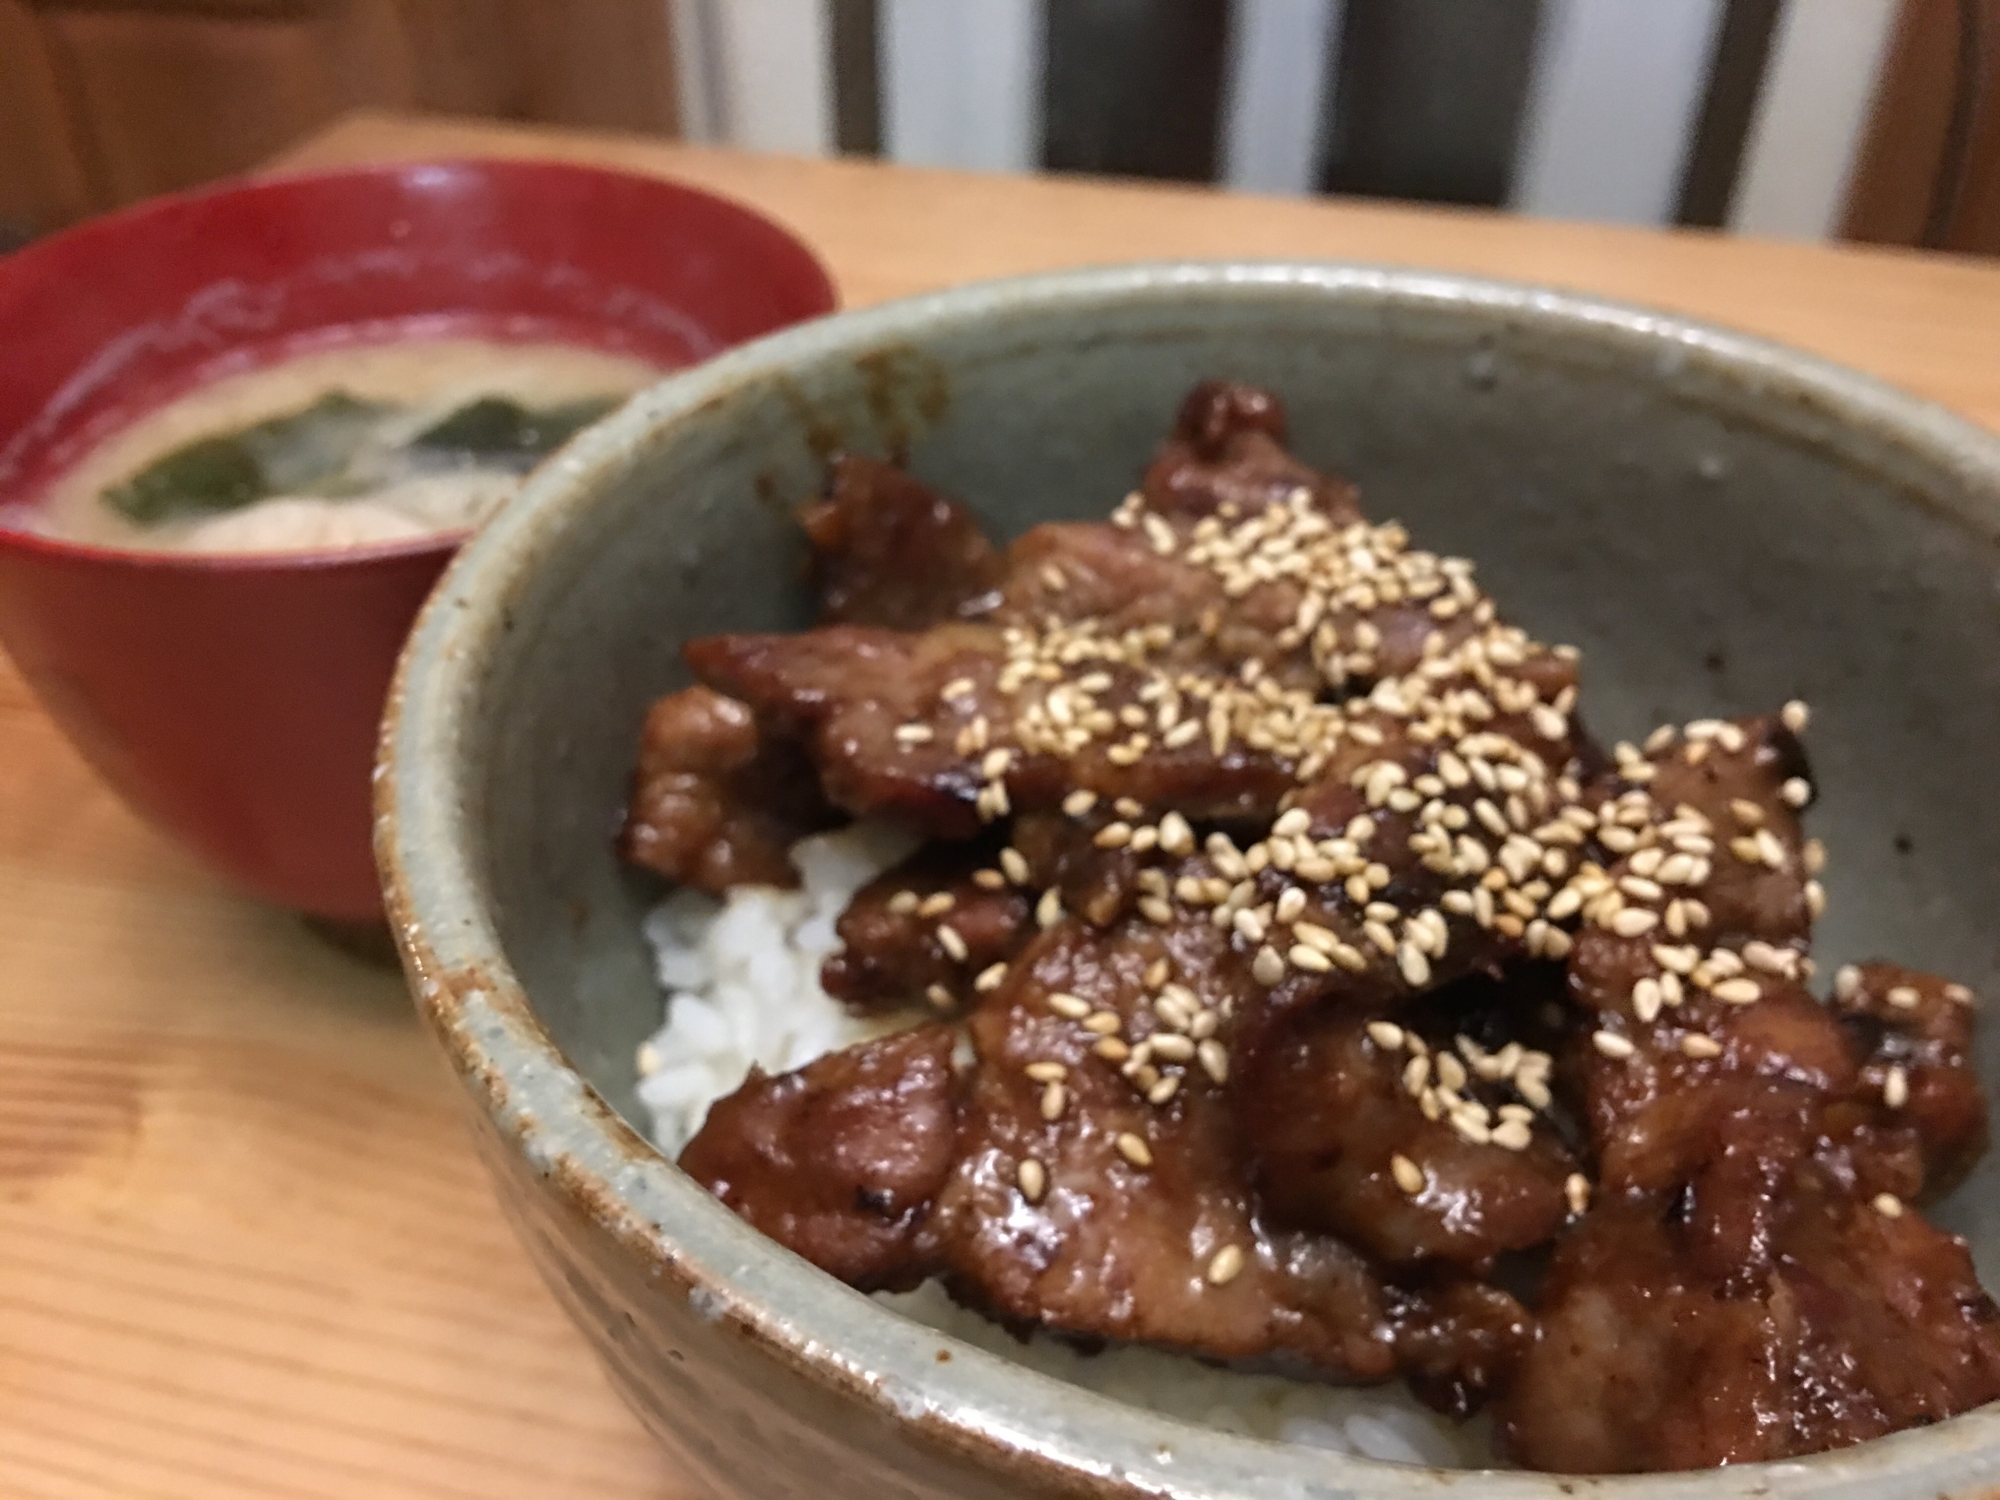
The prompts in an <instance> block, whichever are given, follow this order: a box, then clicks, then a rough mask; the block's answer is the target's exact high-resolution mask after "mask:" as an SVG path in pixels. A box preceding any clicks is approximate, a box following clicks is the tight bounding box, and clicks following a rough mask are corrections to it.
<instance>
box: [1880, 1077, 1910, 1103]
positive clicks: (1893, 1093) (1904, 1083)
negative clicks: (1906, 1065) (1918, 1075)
mask: <svg viewBox="0 0 2000 1500" xmlns="http://www.w3.org/2000/svg"><path fill="white" fill-rule="evenodd" d="M1882 1102H1883V1103H1884V1104H1886V1105H1888V1106H1889V1108H1891V1109H1901V1108H1902V1107H1903V1106H1904V1105H1905V1104H1908V1103H1909V1102H1910V1076H1909V1074H1907V1073H1905V1072H1904V1071H1903V1070H1902V1069H1901V1068H1891V1069H1889V1071H1888V1073H1887V1074H1886V1075H1885V1076H1884V1077H1883V1079H1882Z"/></svg>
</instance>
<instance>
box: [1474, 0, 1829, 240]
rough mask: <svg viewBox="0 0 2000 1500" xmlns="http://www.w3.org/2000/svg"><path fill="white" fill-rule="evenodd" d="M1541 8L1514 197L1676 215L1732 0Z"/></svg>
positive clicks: (1567, 3)
mask: <svg viewBox="0 0 2000 1500" xmlns="http://www.w3.org/2000/svg"><path fill="white" fill-rule="evenodd" d="M1832 3H1836V4H1846V3H1847V0H1832ZM1542 17H1543V19H1542V33H1541V37H1540V39H1539V40H1538V42H1537V44H1536V50H1535V65H1534V72H1533V75H1532V79H1531V81H1530V84H1529V90H1528V107H1527V118H1526V120H1525V121H1524V122H1523V129H1522V140H1521V151H1520V157H1519V159H1518V162H1517V164H1516V168H1515V175H1514V193H1513V203H1512V205H1511V206H1512V207H1514V208H1517V209H1519V210H1521V211H1522V212H1524V213H1531V214H1546V215H1549V216H1550V217H1553V218H1563V219H1596V220H1601V221H1608V222H1611V223H1621V224H1665V223H1668V222H1671V220H1672V219H1673V215H1674V208H1675V206H1676V200H1677V198H1678V196H1679V192H1680V183H1681V174H1682V170H1683V168H1684V166H1685V164H1686V161H1687V156H1688V151H1689V148H1690V144H1691V142H1692V140H1693V136H1694V131H1695V129H1696V126H1697V124H1698V122H1699V120H1700V115H1701V102H1702V94H1703V91H1704V89H1705V88H1706V85H1707V80H1708V62H1709V55H1710V53H1711V52H1712V51H1713V49H1714V46H1715V33H1716V28H1717V27H1718V26H1719V25H1720V24H1721V18H1722V4H1721V0H1553V3H1551V4H1548V5H1546V6H1544V8H1543V12H1542Z"/></svg>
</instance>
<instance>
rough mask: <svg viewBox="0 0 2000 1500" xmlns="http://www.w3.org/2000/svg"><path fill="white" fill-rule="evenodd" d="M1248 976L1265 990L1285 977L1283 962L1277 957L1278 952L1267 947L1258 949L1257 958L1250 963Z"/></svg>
mask: <svg viewBox="0 0 2000 1500" xmlns="http://www.w3.org/2000/svg"><path fill="white" fill-rule="evenodd" d="M1250 974H1251V977H1252V978H1254V979H1255V980H1256V981H1257V982H1258V983H1259V984H1261V985H1263V986H1265V987H1266V988H1267V989H1268V988H1269V987H1270V986H1272V985H1274V984H1276V983H1277V982H1278V981H1279V980H1281V979H1283V978H1284V977H1285V961H1284V959H1282V958H1280V957H1279V956H1278V950H1277V949H1276V948H1272V947H1269V946H1265V947H1262V948H1259V949H1258V950H1257V956H1256V958H1254V959H1253V960H1251V963H1250Z"/></svg>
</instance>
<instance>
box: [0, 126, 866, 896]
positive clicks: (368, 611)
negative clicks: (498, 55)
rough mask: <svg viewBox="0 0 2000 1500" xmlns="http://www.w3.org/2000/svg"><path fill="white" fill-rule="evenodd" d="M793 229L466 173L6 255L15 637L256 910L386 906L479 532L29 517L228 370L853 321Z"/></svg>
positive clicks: (2, 395)
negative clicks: (107, 444)
mask: <svg viewBox="0 0 2000 1500" xmlns="http://www.w3.org/2000/svg"><path fill="white" fill-rule="evenodd" d="M834 305H835V295H834V290H833V286H832V284H831V282H830V281H829V280H828V278H827V275H826V272H825V270H824V269H823V268H822V267H821V265H820V264H819V262H818V261H817V260H816V259H815V258H814V257H813V255H812V253H811V251H809V250H808V249H807V248H806V247H805V246H804V245H802V244H801V243H799V241H798V240H796V239H794V238H793V237H792V236H791V235H789V234H787V233H786V232H785V231H784V230H782V229H780V228H778V227H777V226H776V225H774V224H772V223H771V222H770V221H768V220H766V219H764V218H761V217H759V216H758V215H756V214H754V213H751V212H750V211H748V210H747V209H744V208H741V207H738V206H737V205H735V204H732V203H729V202H727V201H725V200H723V199H720V198H716V197H713V196H711V195H709V194H706V193H701V192H697V191H694V190H693V189H690V188H685V187H679V186H676V185H674V184H673V183H670V182H664V181H660V180H657V179H654V178H648V177H639V176H631V175H627V174H624V173H617V172H607V171H599V170H595V169H592V168H585V167H575V166H567V165H559V164H553V163H531V162H506V161H488V162H445V163H422V164H414V165H398V166H390V167H381V168H375V169H363V170H358V171H348V172H334V173H326V174H315V175H311V176H297V177H288V178H274V179H269V180H263V181H257V182H248V183H242V184H234V185H229V186H225V187H222V188H219V189H214V190H211V191H207V192H202V193H196V194H191V195H188V196H183V197H174V198H164V199H159V200H157V201H154V202H151V203H147V204H143V205H141V206H139V207H137V208H134V209H131V210H129V211H126V212H123V213H119V214H114V215H111V216H109V217H107V218H103V219H99V220H96V221H94V222H92V223H88V224H84V225H82V226H80V227H78V228H76V229H73V230H70V231H68V232H66V233H63V234H59V235H56V236H53V237H52V238H50V239H48V240H45V241H42V242H39V243H37V244H34V245H31V246H30V247H29V248H27V249H25V250H22V251H20V252H18V253H17V254H15V255H12V256H9V257H5V258H0V507H6V508H7V509H0V643H4V644H5V647H6V649H7V651H8V653H9V654H10V655H11V656H12V657H13V659H14V662H15V663H16V665H17V666H18V667H19V668H20V670H21V672H22V674H23V675H24V676H25V677H26V678H27V680H28V682H29V684H30V685H31V686H32V687H33V689H34V690H35V692H36V693H37V694H38V695H39V696H40V698H41V700H42V702H43V704H44V705H45V706H46V707H47V708H48V710H49V712H50V713H51V714H52V715H53V716H54V717H55V719H56V721H57V722H58V723H59V724H61V725H62V727H63V729H64V731H65V732H66V733H67V734H68V735H69V736H70V738H71V739H72V740H74V741H75V743H76V745H77V747H78V748H79V749H80V750H81V751H82V752H83V754H84V755H85V756H86V757H88V758H89V760H90V761H91V763H92V764H93V765H94V766H95V767H96V768H97V769H98V771H99V772H100V773H101V774H102V775H103V776H104V777H105V779H106V780H108V781H109V782H110V783H111V785H112V786H113V787H114V788H115V789H116V790H117V791H118V792H119V794H120V795H121V796H123V797H124V798H125V799H126V801H127V802H129V803H130V804H131V805H132V806H133V807H134V808H136V809H137V810H138V811H139V812H140V813H141V814H142V815H143V816H145V817H146V818H148V819H150V820H151V821H152V822H154V823H155V824H157V825H158V826H160V827H161V828H164V829H166V830H168V831H169V832H171V833H173V834H175V835H177V836H179V837H180V838H182V839H184V840H185V841H186V842H187V843H188V844H190V845H192V846H193V848H194V849H195V850H196V851H197V852H198V853H199V854H201V855H202V856H203V857H204V858H205V859H206V860H207V861H208V862H209V863H210V864H212V865H213V866H214V867H215V868H216V869H218V870H219V871H221V872H222V873H223V874H224V875H225V876H227V877H229V878H230V879H232V880H234V881H235V882H236V883H237V884H239V885H241V886H242V887H244V888H245V889H246V890H248V891H250V892H253V893H255V894H256V895H259V896H261V897H263V898H265V899H267V900H270V901H273V902H276V903H279V904H281V905H284V906H289V907H293V908H296V909H298V910H301V911H306V912H310V913H313V914H316V915H319V916H325V917H332V918H336V919H358V920H367V919H370V918H372V917H374V916H376V915H377V914H379V910H380V907H379V897H378V891H377V885H376V880H375V869H374V863H373V859H372V857H371V855H370V851H369V832H370V814H369V769H370V765H371V762H372V760H373V757H374V749H375V730H376V723H377V720H378V719H379V717H380V715H381V710H382V702H383V698H384V696H385V694H386V692H387V689H388V683H389V674H390V670H391V668H392V667H393V665H394V663H395V658H396V652H397V650H398V648H399V647H400V646H401V644H402V640H403V636H404V634H405V632H406V631H407V630H408V628H409V625H410V622H411V620H412V619H413V618H414V617H415V615H416V611H417V607H418V605H419V604H421V603H422V601H423V599H424V596H425V595H426V593H428V592H429V590H430V587H431V584H432V583H433V582H434V581H435V580H436V578H437V576H438V573H439V572H440V570H441V569H442V568H443V567H444V564H445V562H446V560H447V559H448V558H449V556H450V555H451V552H452V550H453V549H454V548H455V547H456V546H457V544H458V542H459V541H460V540H461V538H459V537H456V536H451V537H441V538H435V539H425V540H422V541H418V542H412V543H401V544H396V545H391V546H384V547H375V548H370V549H367V550H364V551H349V552H321V553H289V554H283V555H266V556H237V557H230V556H194V555H173V554H146V553H136V552H125V551H117V550H111V549H106V548H98V547H88V546H81V545H76V544H72V543H68V542H62V541H55V540H51V539H49V538H46V537H43V536H39V535H35V534H33V533H31V532H29V531H26V530H22V529H19V526H18V525H16V526H11V527H10V526H9V525H7V524H6V520H5V518H6V516H7V514H8V510H9V509H14V510H15V515H16V517H17V520H18V518H19V516H20V514H21V512H20V511H19V510H18V509H15V508H17V507H23V506H28V505H31V504H32V501H33V499H34V497H35V495H36V494H37V493H38V492H39V491H40V490H41V488H42V487H43V486H44V485H46V483H47V482H48V481H49V480H50V479H51V478H53V477H54V476H55V475H56V474H58V473H60V472H61V471H62V469H63V468H64V467H66V466H67V465H68V464H69V463H70V462H72V461H74V459H75V458H76V457H77V456H78V455H79V454H80V453H81V452H83V451H84V450H86V449H87V448H88V447H90V446H91V445H92V444H93V443H94V442H96V441H98V440H100V439H101V438H102V437H103V436H104V435H106V434H107V433H109V432H111V431H113V430H115V429H116V428H118V427H119V426H121V425H122V424H123V423H124V422H126V421H129V420H130V419H131V418H132V417H134V416H136V415H138V414H140V413H141V412H143V411H145V410H146V409H148V408H150V407H152V406H154V405H157V404H158V403H159V402H160V401H161V400H163V399H165V398H166V397H168V396H171V395H174V394H177V393H178V392H180V391H182V390H185V389H187V388H188V387H189V386H191V385H194V384H198V383H199V382H200V381H202V380H203V379H206V378H209V377H210V376H211V375H212V374H214V373H216V372H217V371H218V370H220V369H234V368H237V367H239V366H241V365H245V364H254V363H257V362H260V361H266V360H269V359H272V358H275V357H278V356H281V355H283V354H286V353H289V352H292V351H294V350H296V349H298V348H300V347H311V346H316V345H320V344H324V343H328V342H337V341H340V340H347V339H364V340H372V339H377V338H381V337H384V336H401V335H404V334H412V333H421V332H425V331H432V332H448V333H453V334H477V335H481V336H487V337H495V338H503V339H507V338H514V339H529V338H533V339H548V338H555V339H561V340H566V341H571V342H577V343H583V344H589V345H595V346H597V347H601V348H607V349H612V350H619V351H624V352H629V353H632V354H636V355H639V356H641V357H643V358H647V359H651V360H653V361H655V362H656V363H658V364H660V365H661V366H663V367H672V366H680V365H686V364H690V363H692V362H694V361H697V360H700V359H704V358H706V357H707V356H709V355H711V354H714V353H716V352H718V351H720V350H722V349H725V348H728V347H730V346H731V345H734V344H739V343H742V342H744V341H746V340H748V339H752V338H755V337H757V336H758V335H760V334H764V333H768V332H771V331H773V330H775V329H778V328H782V327H784V326H786V325H788V324H791V323H796V322H799V321H801V320H803V319H806V318H811V317H814V316H817V315H818V314H821V313H825V312H828V311H831V310H832V308H833V307H834Z"/></svg>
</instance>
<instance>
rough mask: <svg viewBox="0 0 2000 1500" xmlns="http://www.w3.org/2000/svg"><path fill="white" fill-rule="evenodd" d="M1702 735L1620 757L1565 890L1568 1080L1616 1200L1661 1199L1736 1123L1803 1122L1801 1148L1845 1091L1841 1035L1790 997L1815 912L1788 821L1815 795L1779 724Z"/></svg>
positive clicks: (1808, 1001)
mask: <svg viewBox="0 0 2000 1500" xmlns="http://www.w3.org/2000/svg"><path fill="white" fill-rule="evenodd" d="M1701 728H1702V729H1703V731H1704V732H1702V733H1700V734H1698V735H1696V736H1694V737H1692V738H1685V739H1682V738H1668V737H1665V736H1662V737H1661V740H1660V743H1658V744H1657V745H1656V746H1655V748H1654V751H1653V753H1652V754H1651V755H1650V756H1648V757H1641V756H1638V755H1637V753H1636V752H1629V751H1628V752H1626V753H1624V754H1622V755H1621V756H1620V758H1619V771H1618V775H1617V785H1616V786H1614V787H1613V788H1612V793H1613V794H1612V795H1607V796H1605V797H1604V798H1603V799H1602V800H1601V801H1600V802H1599V805H1598V808H1597V827H1596V829H1595V830H1594V832H1593V835H1592V837H1593V841H1594V844H1595V846H1596V848H1597V850H1599V851H1602V853H1603V856H1604V857H1605V858H1606V859H1608V860H1609V861H1610V862H1609V864H1608V865H1607V866H1599V865H1597V864H1595V863H1590V864H1586V865H1585V866H1584V867H1583V872H1582V875H1581V883H1580V884H1579V885H1578V886H1577V890H1578V894H1579V900H1578V905H1579V907H1580V910H1581V915H1582V917H1583V927H1582V930H1581V931H1580V932H1579V933H1578V935H1577V937H1576V940H1575V946H1574V952H1573V954H1572V956H1571V959H1570V990H1571V994H1572V997H1573V998H1574V1000H1575V1002H1576V1004H1577V1006H1578V1007H1579V1009H1581V1010H1582V1011H1583V1012H1584V1013H1585V1015H1586V1017H1587V1018H1588V1020H1587V1026H1588V1031H1587V1032H1586V1033H1581V1034H1579V1037H1578V1040H1577V1043H1576V1045H1575V1047H1574V1049H1573V1052H1572V1070H1573V1073H1574V1075H1575V1076H1576V1077H1577V1079H1578V1081H1579V1084H1580V1088H1581V1092H1582V1096H1583V1100H1584V1108H1585V1114H1586V1119H1587V1121H1588V1124H1589V1128H1590V1134H1591V1138H1592V1142H1593V1144H1594V1145H1595V1147H1596V1151H1597V1155H1598V1159H1599V1168H1600V1172H1601V1176H1602V1180H1603V1184H1604V1186H1605V1187H1607V1188H1609V1189H1611V1190H1614V1191H1623V1190H1626V1189H1628V1188H1630V1189H1638V1190H1642V1191H1649V1192H1665V1191H1671V1190H1673V1189H1674V1188H1675V1187H1676V1186H1677V1185H1678V1184H1679V1183H1681V1182H1683V1181H1685V1180H1686V1179H1687V1177H1688V1174H1689V1173H1690V1172H1692V1171H1694V1170H1695V1169H1697V1168H1698V1167H1699V1166H1700V1165H1701V1164H1703V1163H1704V1162H1707V1161H1709V1160H1710V1159H1712V1158H1713V1157H1714V1156H1715V1155H1716V1153H1717V1152H1718V1151H1719V1150H1720V1149H1721V1145H1722V1139H1723V1138H1722V1135H1721V1133H1720V1128H1719V1126H1718V1123H1717V1122H1718V1121H1720V1120H1722V1119H1724V1118H1737V1117H1738V1116H1739V1115H1742V1114H1743V1113H1745V1112H1749V1113H1755V1112H1757V1111H1759V1110H1765V1111H1768V1112H1771V1113H1773V1114H1792V1115H1796V1116H1798V1118H1799V1120H1800V1122H1801V1123H1800V1125H1799V1127H1798V1129H1797V1130H1794V1131H1791V1132H1789V1133H1788V1134H1787V1136H1786V1138H1787V1139H1791V1140H1793V1141H1794V1145H1793V1146H1792V1147H1789V1148H1787V1149H1788V1150H1795V1149H1800V1148H1801V1143H1803V1142H1807V1141H1809V1140H1810V1138H1811V1129H1810V1127H1811V1126H1812V1125H1813V1124H1815V1123H1816V1120H1817V1116H1816V1113H1814V1112H1816V1111H1817V1110H1818V1109H1819V1107H1820V1106H1821V1104H1822V1103H1823V1101H1824V1100H1825V1099H1826V1098H1827V1097H1828V1096H1830V1095H1832V1094H1835V1093H1838V1092H1840V1091H1842V1090H1845V1089H1847V1088H1848V1087H1850V1086H1851V1084H1852V1081H1853V1078H1854V1061H1853V1057H1852V1054H1851V1049H1850V1047H1849V1044H1848V1041H1847V1038H1846V1035H1845V1034H1844V1032H1843V1031H1842V1029H1841V1027H1840V1026H1839V1024H1838V1022H1837V1021H1836V1020H1835V1019H1834V1018H1833V1017H1832V1015H1831V1014H1830V1013H1828V1012H1827V1011H1826V1010H1825V1009H1824V1007H1822V1006H1820V1005H1819V1004H1818V1003H1817V1002H1816V1001H1814V1000H1813V998H1812V997H1811V996H1810V995H1809V994H1807V993H1806V991H1805V990H1804V989H1803V988H1802V986H1801V984H1800V976H1801V975H1802V974H1803V972H1804V969H1803V957H1804V947H1805V942H1806V938H1807V934H1808V930H1809V927H1810V923H1811V919H1812V908H1813V905H1814V904H1815V903H1816V902H1817V901H1818V900H1819V899H1821V898H1820V897H1819V896H1818V895H1817V886H1816V884H1815V883H1814V882H1813V881H1812V879H1811V877H1810V876H1809V875H1808V874H1807V873H1806V869H1805V866H1806V863H1807V859H1808V856H1807V854H1806V851H1805V847H1804V845H1803V843H1802V841H1801V837H1800V832H1799V827H1798V822H1797V819H1796V817H1795V816H1794V808H1795V806H1796V805H1801V804H1802V803H1803V802H1804V800H1805V799H1806V797H1807V796H1809V795H1810V792H1809V788H1808V787H1807V785H1806V783H1805V781H1804V779H1803V772H1804V760H1803V756H1802V755H1801V754H1800V752H1799V750H1798V743H1797V740H1796V738H1795V737H1794V736H1793V734H1792V732H1791V731H1790V730H1788V729H1787V728H1785V727H1784V725H1783V724H1782V723H1781V722H1780V721H1778V720H1776V719H1768V720H1767V719H1757V720H1745V721H1743V722H1742V723H1740V724H1730V725H1721V724H1716V725H1714V726H1713V728H1712V729H1711V728H1710V726H1701ZM1620 788H1622V790H1621V789H1620ZM1773 1139H1774V1140H1775V1139H1776V1137H1774V1138H1773ZM1771 1170H1772V1171H1773V1172H1774V1173H1776V1174H1777V1175H1776V1177H1775V1178H1774V1180H1773V1182H1772V1183H1771V1184H1769V1185H1767V1186H1766V1188H1765V1189H1764V1190H1763V1191H1764V1192H1765V1193H1766V1194H1768V1193H1769V1192H1771V1191H1775V1190H1776V1187H1777V1185H1778V1184H1779V1183H1780V1182H1781V1181H1782V1180H1783V1175H1784V1174H1783V1172H1782V1171H1780V1170H1779V1168H1778V1167H1777V1166H1776V1165H1773V1167H1772V1168H1771Z"/></svg>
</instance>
